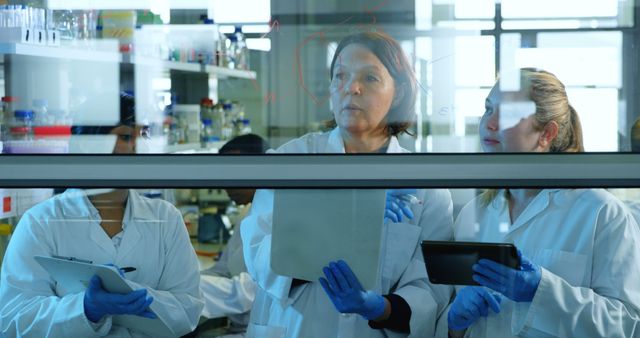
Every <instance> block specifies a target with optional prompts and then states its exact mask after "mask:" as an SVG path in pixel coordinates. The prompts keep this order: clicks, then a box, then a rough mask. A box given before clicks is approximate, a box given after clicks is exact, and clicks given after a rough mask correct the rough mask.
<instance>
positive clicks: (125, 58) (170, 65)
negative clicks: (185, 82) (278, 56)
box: [122, 54, 256, 80]
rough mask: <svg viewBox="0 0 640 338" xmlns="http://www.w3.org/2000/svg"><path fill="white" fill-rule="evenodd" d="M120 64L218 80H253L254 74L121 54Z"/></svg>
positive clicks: (192, 63) (248, 71)
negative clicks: (203, 74)
mask: <svg viewBox="0 0 640 338" xmlns="http://www.w3.org/2000/svg"><path fill="white" fill-rule="evenodd" d="M122 62H123V63H124V64H132V65H139V66H150V67H158V68H161V69H166V70H178V71H183V72H193V73H208V74H213V75H216V77H218V78H238V79H249V80H253V79H255V78H256V72H254V71H250V70H239V69H229V68H224V67H218V66H211V65H202V64H199V63H194V62H178V61H167V60H161V59H157V58H152V57H145V56H136V55H131V54H123V55H122Z"/></svg>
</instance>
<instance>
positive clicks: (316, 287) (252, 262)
mask: <svg viewBox="0 0 640 338" xmlns="http://www.w3.org/2000/svg"><path fill="white" fill-rule="evenodd" d="M387 151H388V152H389V153H400V152H407V151H406V150H404V149H402V148H401V147H400V145H399V144H398V141H397V139H396V138H395V137H392V138H391V141H390V144H389V146H388V149H387ZM276 152H278V153H344V152H345V151H344V142H343V141H342V138H341V137H340V133H339V130H338V129H337V128H336V129H334V130H333V131H331V132H329V133H313V134H307V135H305V136H303V137H301V138H298V139H295V140H293V141H290V142H289V143H287V144H285V145H283V146H282V147H280V148H279V149H278V150H277V151H276ZM390 160H392V159H390ZM363 170H366V169H363ZM418 198H420V199H421V200H423V201H424V205H423V206H413V212H414V214H415V218H414V220H412V221H410V222H403V223H398V224H393V223H392V224H388V225H385V227H384V230H383V231H384V240H383V244H382V245H383V247H382V252H383V255H384V256H383V257H382V269H381V271H382V273H381V275H380V276H379V279H378V282H377V283H376V284H377V285H376V287H375V289H374V291H376V292H378V293H380V294H389V293H395V294H397V295H399V296H401V297H402V298H403V299H404V300H406V301H407V303H408V304H409V306H410V307H411V311H412V315H411V321H410V327H411V336H416V337H424V336H430V335H433V333H434V330H435V321H436V317H437V316H439V315H440V314H441V313H443V310H444V307H445V306H446V304H447V303H448V301H449V298H450V295H451V292H452V289H451V288H449V287H447V286H433V285H430V284H429V282H428V278H427V274H426V269H425V266H424V261H423V258H422V252H421V249H420V242H421V240H425V239H432V240H450V239H451V238H452V229H451V225H452V208H453V206H452V202H451V195H450V193H449V191H448V190H420V191H419V192H418ZM272 211H273V191H272V190H258V191H257V192H256V195H255V197H254V200H253V206H252V210H251V212H250V213H249V215H248V216H247V217H246V218H245V220H244V221H243V223H242V229H241V230H242V241H243V244H244V255H245V263H246V264H247V269H248V271H249V273H250V274H251V276H252V277H253V278H254V279H255V280H256V282H257V283H258V290H257V294H256V300H255V302H254V306H253V308H252V310H251V320H250V323H249V327H248V330H247V337H256V338H258V337H259V338H275V337H288V338H292V337H300V338H313V337H319V338H331V337H359V338H360V337H400V336H406V335H405V334H400V333H398V332H393V331H390V330H375V329H372V328H370V327H369V326H368V322H367V320H365V319H364V318H362V317H361V316H359V315H356V314H345V315H342V314H340V313H339V312H338V311H337V310H336V309H335V307H334V306H333V304H332V303H331V300H330V299H329V297H328V296H327V295H326V294H325V292H324V290H323V289H322V287H321V285H320V284H319V283H318V282H315V281H314V282H311V283H307V284H304V285H301V286H298V287H296V288H294V289H293V290H291V292H290V288H291V282H292V278H290V277H285V276H280V275H277V274H275V273H274V272H273V271H272V270H271V268H270V266H271V262H270V259H271V229H272V227H271V217H272ZM327 263H329V262H327Z"/></svg>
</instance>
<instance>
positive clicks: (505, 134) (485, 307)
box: [438, 69, 640, 338]
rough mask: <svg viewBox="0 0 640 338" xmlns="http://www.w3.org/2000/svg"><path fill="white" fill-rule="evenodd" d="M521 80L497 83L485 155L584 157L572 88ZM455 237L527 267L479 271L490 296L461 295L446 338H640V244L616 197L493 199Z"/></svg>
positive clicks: (539, 77) (485, 122)
mask: <svg viewBox="0 0 640 338" xmlns="http://www.w3.org/2000/svg"><path fill="white" fill-rule="evenodd" d="M520 78H521V81H520V86H519V90H518V89H515V90H512V91H505V92H500V86H499V85H498V84H497V85H496V86H494V88H493V89H492V90H491V92H490V94H489V96H488V97H487V100H486V108H485V109H486V111H485V113H484V115H483V117H482V119H481V121H480V139H481V142H482V148H483V149H484V151H486V152H581V151H583V145H582V131H581V127H580V120H579V118H578V115H577V113H576V111H575V110H574V109H573V107H571V106H570V104H569V102H568V99H567V94H566V92H565V88H564V85H562V83H561V82H560V81H559V80H558V79H557V78H556V77H555V76H554V75H552V74H550V73H548V72H545V71H541V70H536V69H523V70H521V71H520ZM527 106H529V107H530V109H529V110H528V111H516V110H517V109H520V110H527ZM507 111H508V113H507ZM517 113H520V115H517ZM503 115H508V116H509V117H510V118H503V117H502V116H503ZM514 117H516V118H514ZM454 236H455V239H456V240H460V241H480V242H504V243H513V244H515V245H516V247H517V248H518V249H519V250H520V251H521V258H522V264H521V268H520V269H518V270H517V269H511V268H508V267H505V266H503V265H500V264H498V263H496V262H493V261H489V260H480V262H479V263H478V264H476V265H474V267H473V269H474V275H473V278H474V280H475V281H476V282H478V283H479V284H481V285H483V286H484V287H480V286H467V287H463V288H459V289H458V290H457V294H456V296H455V299H454V300H453V302H452V304H451V305H450V306H449V309H448V315H447V316H442V317H441V320H440V321H439V325H438V329H439V332H438V333H439V335H440V336H442V337H446V336H447V334H449V335H450V336H452V337H458V336H465V337H491V338H500V337H515V336H518V337H639V336H640V331H639V330H640V328H639V326H638V323H639V319H640V313H639V312H638V311H639V307H640V283H639V282H638V278H637V276H638V272H639V271H640V246H639V245H638V243H640V242H639V241H640V235H639V233H638V227H637V224H636V222H635V220H634V219H633V217H632V216H631V215H630V213H629V212H628V210H627V209H626V208H625V207H624V205H623V204H622V203H621V202H620V201H619V200H618V199H616V198H615V197H614V196H613V195H611V194H610V193H608V192H607V191H605V190H603V189H506V190H505V189H502V190H497V191H496V190H489V191H487V192H485V193H483V194H482V195H480V196H479V197H477V198H476V199H474V200H472V201H471V202H469V203H468V204H467V205H466V206H465V207H464V208H463V209H462V210H461V212H460V214H459V215H458V218H457V219H456V223H455V225H454ZM447 331H448V332H447Z"/></svg>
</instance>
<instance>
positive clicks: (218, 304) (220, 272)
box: [200, 134, 269, 338]
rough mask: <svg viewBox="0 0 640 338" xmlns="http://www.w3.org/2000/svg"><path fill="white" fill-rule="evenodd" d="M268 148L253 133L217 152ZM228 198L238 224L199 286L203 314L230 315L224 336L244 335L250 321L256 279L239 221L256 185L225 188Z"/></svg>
mask: <svg viewBox="0 0 640 338" xmlns="http://www.w3.org/2000/svg"><path fill="white" fill-rule="evenodd" d="M268 149H269V145H268V143H267V141H266V140H264V139H263V138H262V137H260V136H258V135H255V134H246V135H241V136H238V137H235V138H233V139H232V140H230V141H229V142H227V143H225V145H224V146H223V147H222V148H220V154H230V155H249V154H264V153H265V152H266V151H267V150H268ZM225 191H226V192H227V194H228V195H229V198H230V199H231V200H232V201H233V202H234V203H235V204H236V205H237V206H238V208H239V209H240V210H241V211H240V215H239V218H238V224H236V225H235V226H234V229H233V234H232V235H231V238H229V241H228V242H227V246H226V247H225V249H224V251H223V252H222V254H221V257H220V259H219V260H218V261H217V262H216V263H215V265H214V266H213V267H211V268H209V269H206V270H204V271H202V273H201V277H200V288H201V289H202V296H203V297H204V310H203V311H202V316H204V317H206V318H219V317H229V322H230V323H229V324H230V325H229V328H228V329H227V330H226V332H225V334H227V335H226V336H224V337H228V338H232V337H233V338H238V337H244V334H245V332H246V330H247V324H248V323H249V310H251V306H252V305H253V300H254V298H255V296H256V283H255V282H254V281H253V278H251V276H250V275H249V274H248V273H247V267H246V265H245V264H244V256H243V254H242V240H241V239H240V221H241V220H242V218H244V216H245V215H246V214H247V212H248V210H250V208H251V201H252V200H253V195H254V194H255V192H256V190H255V189H247V188H245V189H237V188H233V189H225Z"/></svg>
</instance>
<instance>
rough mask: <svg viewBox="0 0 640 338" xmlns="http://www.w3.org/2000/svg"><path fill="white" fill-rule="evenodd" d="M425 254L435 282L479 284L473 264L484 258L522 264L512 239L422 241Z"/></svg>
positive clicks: (511, 266)
mask: <svg viewBox="0 0 640 338" xmlns="http://www.w3.org/2000/svg"><path fill="white" fill-rule="evenodd" d="M422 255H423V256H424V263H425V265H426V267H427V274H428V275H429V281H430V282H431V283H433V284H448V285H479V284H478V283H476V281H474V280H473V277H472V276H473V268H472V267H473V265H474V264H476V263H477V262H478V261H479V260H480V259H483V258H484V259H490V260H492V261H495V262H498V263H500V264H502V265H505V266H508V267H510V268H513V269H519V268H520V258H519V257H518V250H517V249H516V247H515V246H514V245H513V244H510V243H481V242H453V241H422Z"/></svg>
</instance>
